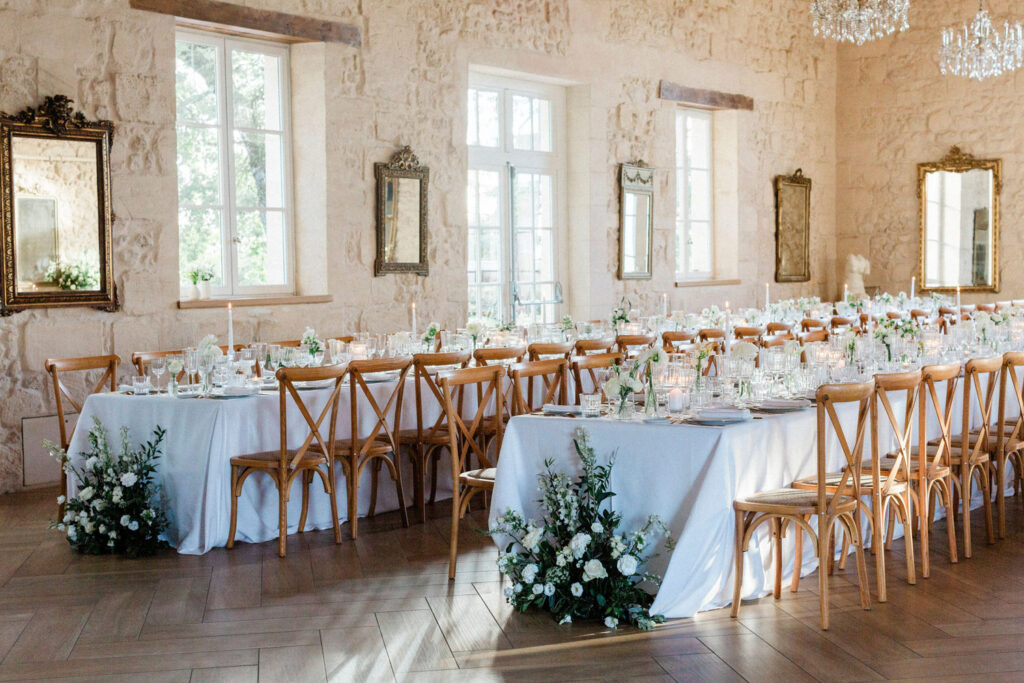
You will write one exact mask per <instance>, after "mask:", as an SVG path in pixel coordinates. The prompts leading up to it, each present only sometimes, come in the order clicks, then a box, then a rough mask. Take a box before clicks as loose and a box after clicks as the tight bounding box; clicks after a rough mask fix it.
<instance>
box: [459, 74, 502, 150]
mask: <svg viewBox="0 0 1024 683" xmlns="http://www.w3.org/2000/svg"><path fill="white" fill-rule="evenodd" d="M468 100H469V107H468V109H469V111H468V115H467V117H466V126H467V130H466V142H467V144H470V145H477V146H479V147H497V146H498V140H499V134H500V128H499V126H498V93H497V92H494V91H493V90H477V89H475V88H470V90H469V98H468Z"/></svg>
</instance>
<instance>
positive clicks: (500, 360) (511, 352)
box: [473, 346, 526, 420]
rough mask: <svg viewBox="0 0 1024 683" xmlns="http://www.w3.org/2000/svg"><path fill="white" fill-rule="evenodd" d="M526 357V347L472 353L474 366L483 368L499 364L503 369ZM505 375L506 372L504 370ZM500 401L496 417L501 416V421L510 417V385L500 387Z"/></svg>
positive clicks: (478, 394)
mask: <svg viewBox="0 0 1024 683" xmlns="http://www.w3.org/2000/svg"><path fill="white" fill-rule="evenodd" d="M525 357H526V347H525V346H521V347H513V348H507V349H477V350H476V351H474V352H473V360H474V361H476V364H477V365H479V366H481V367H483V366H488V365H494V364H496V363H497V364H500V365H501V366H502V367H504V368H508V367H511V366H512V365H515V364H516V363H522V362H523V359H524V358H525ZM506 374H508V371H507V370H506ZM502 394H503V395H502V399H503V405H504V408H503V412H502V411H498V413H496V414H498V415H503V416H504V417H503V419H506V420H507V419H508V418H510V417H512V413H511V409H512V385H511V384H509V385H508V386H505V387H502ZM477 398H480V389H479V387H478V389H477Z"/></svg>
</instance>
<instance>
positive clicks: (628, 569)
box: [615, 555, 640, 576]
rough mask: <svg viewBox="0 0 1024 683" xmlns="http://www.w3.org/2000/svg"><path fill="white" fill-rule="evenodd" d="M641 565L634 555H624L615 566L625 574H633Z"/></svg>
mask: <svg viewBox="0 0 1024 683" xmlns="http://www.w3.org/2000/svg"><path fill="white" fill-rule="evenodd" d="M639 565H640V563H639V562H638V561H637V559H636V558H635V557H633V556H632V555H623V556H622V557H620V558H619V561H618V563H617V564H616V565H615V566H616V567H617V568H618V570H619V573H620V574H622V575H623V576H633V574H636V570H637V568H638V567H639Z"/></svg>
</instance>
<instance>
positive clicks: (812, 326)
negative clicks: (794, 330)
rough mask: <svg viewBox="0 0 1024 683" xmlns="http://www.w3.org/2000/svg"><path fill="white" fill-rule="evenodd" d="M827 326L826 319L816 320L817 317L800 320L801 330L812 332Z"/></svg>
mask: <svg viewBox="0 0 1024 683" xmlns="http://www.w3.org/2000/svg"><path fill="white" fill-rule="evenodd" d="M825 328H826V326H825V321H824V320H816V319H815V318H804V319H803V320H801V321H800V331H801V332H810V331H811V330H824V329H825Z"/></svg>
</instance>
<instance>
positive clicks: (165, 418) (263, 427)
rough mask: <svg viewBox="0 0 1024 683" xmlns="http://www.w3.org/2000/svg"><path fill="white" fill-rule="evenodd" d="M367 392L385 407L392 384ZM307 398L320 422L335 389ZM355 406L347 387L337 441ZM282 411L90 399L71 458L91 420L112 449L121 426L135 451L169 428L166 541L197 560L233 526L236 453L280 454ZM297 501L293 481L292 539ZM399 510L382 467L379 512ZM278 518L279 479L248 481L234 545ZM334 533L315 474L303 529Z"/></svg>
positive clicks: (262, 400)
mask: <svg viewBox="0 0 1024 683" xmlns="http://www.w3.org/2000/svg"><path fill="white" fill-rule="evenodd" d="M370 387H371V390H372V391H373V394H374V397H375V398H376V400H377V402H378V403H379V405H380V406H381V407H382V408H383V406H384V402H385V401H386V400H387V398H388V397H389V396H390V394H391V392H392V391H393V389H394V387H395V383H394V382H382V383H379V384H371V385H370ZM414 390H415V389H414V384H413V382H412V381H411V380H410V381H409V382H408V383H407V386H406V389H405V397H404V402H403V406H402V418H401V423H400V426H401V427H402V429H414V428H415V427H416V401H415V395H414ZM301 393H302V396H303V399H304V400H306V401H307V407H308V408H309V410H310V413H311V414H312V415H313V416H314V418H315V417H317V416H319V414H320V410H322V408H323V406H324V405H326V402H327V399H328V397H329V395H330V391H329V390H323V389H319V390H311V391H303V392H301ZM350 401H351V399H350V393H349V387H348V386H347V385H346V386H344V387H343V388H342V392H341V399H340V401H339V404H338V431H337V436H336V438H338V439H345V438H348V437H349V435H350V434H351V428H350V419H351V418H350V407H349V406H350V405H351V403H350ZM475 402H476V396H475V393H473V392H467V395H466V403H467V404H470V403H472V404H474V406H475ZM360 403H361V405H360V410H359V422H360V433H361V435H362V436H366V435H368V434H369V432H370V430H372V429H373V426H374V424H375V421H376V419H375V416H374V414H373V412H372V410H371V409H370V408H369V405H368V404H367V403H366V402H365V400H362V401H360ZM288 405H289V413H288V425H289V427H290V429H289V440H290V443H289V444H288V446H289V447H291V448H297V447H298V446H300V445H302V441H303V440H304V439H305V437H306V435H307V434H308V433H309V430H308V428H307V427H306V423H305V421H304V420H303V419H302V416H301V414H300V413H299V411H298V410H297V408H296V407H295V404H294V402H292V401H290V400H289V403H288ZM279 411H280V408H279V400H278V395H277V393H276V392H274V393H268V394H261V395H259V396H256V397H248V398H234V399H182V398H171V397H168V396H139V397H134V396H126V395H121V394H96V395H93V396H90V397H89V398H88V400H86V402H85V405H84V406H83V410H82V414H81V416H80V418H79V421H78V425H79V426H78V428H77V429H76V430H75V434H74V438H73V439H72V442H71V446H70V448H69V451H68V452H69V453H70V454H71V456H72V458H73V460H74V461H76V462H80V460H81V453H82V451H84V450H85V449H86V448H87V447H88V439H87V432H88V430H89V428H90V427H91V426H92V423H93V419H94V418H97V419H99V420H100V422H102V423H103V425H104V427H106V429H107V430H108V432H109V433H110V436H111V439H112V441H113V442H115V443H117V442H118V440H117V439H116V435H117V433H118V432H119V431H120V429H121V428H122V427H128V428H130V429H131V436H132V441H133V443H134V444H136V445H137V444H139V443H142V442H144V441H147V440H149V439H150V438H151V437H152V432H153V429H154V428H155V427H156V426H157V425H160V426H161V427H163V428H164V429H166V430H167V437H166V440H165V442H164V444H163V449H162V450H163V455H162V456H161V458H160V460H159V463H158V466H157V476H158V479H159V482H160V484H161V486H162V488H163V493H164V508H165V510H166V511H167V514H168V517H169V518H170V526H169V528H168V529H167V532H166V534H165V538H166V540H167V541H168V542H169V543H170V544H171V545H172V546H174V547H175V548H177V549H178V552H181V553H187V554H201V553H205V552H207V551H208V550H210V549H211V548H215V547H219V546H223V545H225V544H226V543H227V538H228V528H229V525H230V521H231V517H230V515H231V507H230V506H231V468H230V465H229V462H228V461H229V460H230V458H231V457H232V456H235V455H242V454H245V453H255V452H260V451H269V450H275V449H277V448H279V447H280V431H279V419H278V414H279ZM439 414H440V406H438V405H437V402H436V401H435V400H434V399H433V397H430V398H429V400H428V399H427V398H424V415H425V417H426V418H427V419H428V420H430V423H431V424H432V423H433V420H434V419H436V418H437V416H438V415H439ZM323 433H324V435H325V436H326V433H327V427H326V422H325V424H324V427H323ZM446 452H447V451H445V453H446ZM442 457H443V458H446V457H447V456H442ZM401 464H402V473H403V479H404V492H405V499H406V504H407V505H412V503H413V491H414V489H413V477H412V465H411V462H410V460H409V458H408V457H407V456H405V455H403V456H402V457H401ZM438 470H439V472H438V497H439V498H441V499H443V498H450V497H451V490H452V489H451V475H450V467H449V465H448V462H447V460H446V459H442V462H441V464H440V466H439V467H438ZM337 476H338V482H337V484H338V486H337V489H336V490H337V491H338V494H337V496H338V512H339V514H340V518H341V521H343V522H344V521H345V520H346V519H347V511H348V506H347V498H346V495H345V491H346V488H345V479H344V474H343V471H342V469H341V467H338V468H337ZM68 487H69V491H71V492H72V493H73V492H74V491H75V490H76V482H74V481H69V482H68ZM301 503H302V492H301V484H300V480H299V479H297V480H296V482H295V483H294V485H293V486H292V491H291V500H290V501H289V503H288V530H289V533H293V532H295V531H296V530H297V529H298V522H299V513H300V511H301ZM369 504H370V467H366V468H365V470H364V472H363V477H362V480H361V482H360V491H359V514H360V516H362V515H365V514H366V512H367V510H368V509H369ZM397 508H398V496H397V492H396V491H395V485H394V483H393V482H392V480H391V477H390V475H389V474H388V472H387V469H386V468H384V469H382V471H381V477H380V481H379V484H378V497H377V511H378V512H385V511H388V510H395V509H397ZM277 514H278V513H277V489H276V488H275V486H274V483H273V481H272V480H271V479H270V477H268V476H265V475H263V474H261V473H258V472H257V473H254V474H253V475H252V476H250V477H249V478H248V479H247V480H246V482H245V485H244V486H243V488H242V495H241V496H240V497H239V500H238V530H237V533H236V535H235V539H236V540H238V541H247V542H253V543H258V542H262V541H268V540H271V539H274V538H277V535H278V532H277V529H278V522H277ZM330 528H332V523H331V508H330V499H329V498H328V497H327V494H326V493H324V490H323V485H322V484H321V483H320V480H319V478H317V479H314V481H313V484H312V485H311V486H310V503H309V516H308V518H307V520H306V529H307V530H308V529H330Z"/></svg>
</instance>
